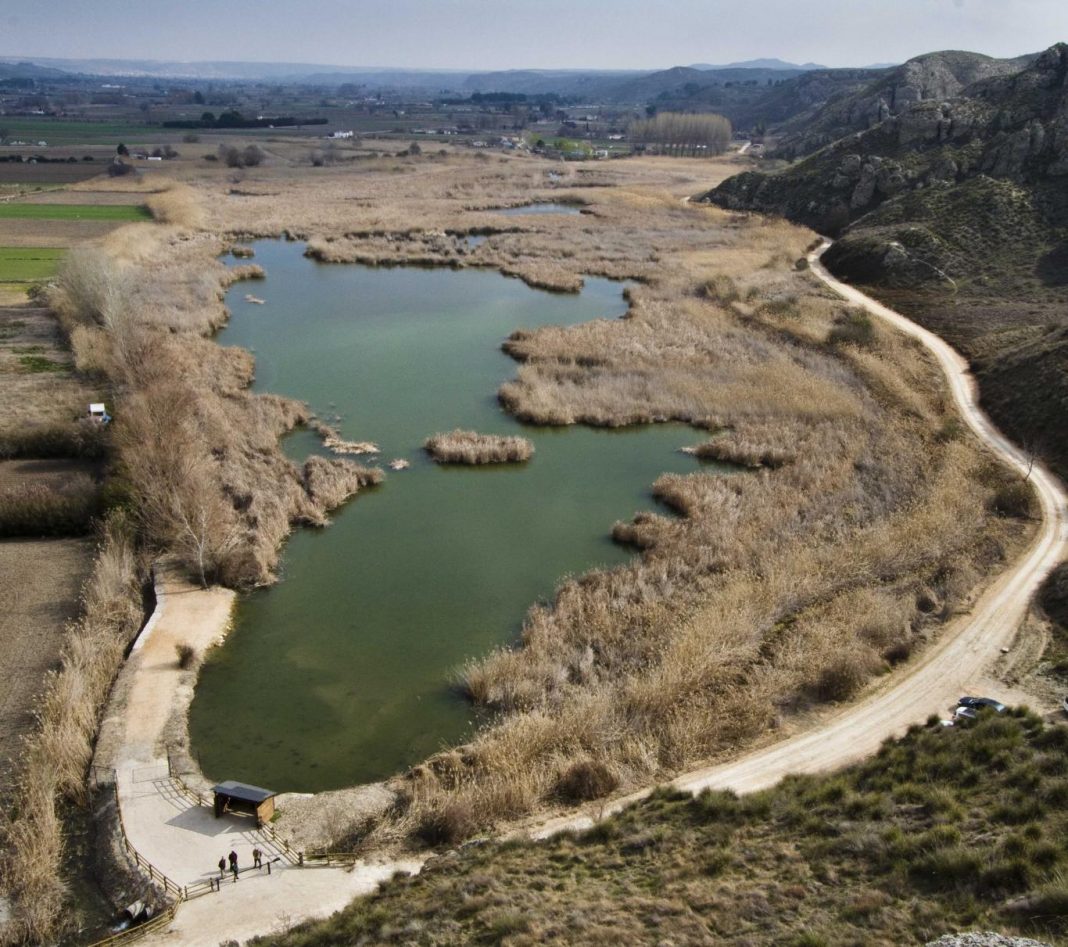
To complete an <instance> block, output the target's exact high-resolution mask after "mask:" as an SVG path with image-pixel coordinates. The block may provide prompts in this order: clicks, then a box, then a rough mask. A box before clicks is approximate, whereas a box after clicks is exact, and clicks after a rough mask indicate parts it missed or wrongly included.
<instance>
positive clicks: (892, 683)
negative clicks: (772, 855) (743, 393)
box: [531, 241, 1068, 838]
mask: <svg viewBox="0 0 1068 947" xmlns="http://www.w3.org/2000/svg"><path fill="white" fill-rule="evenodd" d="M829 246H830V242H829V241H825V242H824V243H823V244H821V245H820V246H819V247H818V248H817V249H816V250H814V251H813V252H812V253H811V254H809V258H808V261H809V265H810V267H811V269H812V272H813V273H814V274H815V275H816V276H817V277H818V278H819V279H821V280H822V281H823V282H824V283H826V284H827V285H828V286H829V287H830V288H831V289H833V290H834V291H835V292H836V293H838V295H840V296H841V297H842V298H843V299H845V300H846V301H847V302H850V303H852V304H854V305H856V306H860V307H862V308H863V309H865V310H866V311H867V312H869V313H871V314H872V315H873V316H876V317H877V318H879V319H882V320H884V321H885V322H887V323H889V324H890V325H892V326H894V327H895V328H896V329H899V330H900V331H902V332H904V333H905V334H906V335H910V336H912V337H913V338H914V339H917V340H919V341H920V342H921V343H923V345H924V346H925V347H926V348H927V349H928V351H930V352H931V354H932V355H934V357H935V358H936V359H937V360H938V363H939V364H940V365H941V366H942V370H943V371H944V372H945V374H946V378H947V380H948V382H949V387H950V390H951V391H952V393H953V398H954V400H955V401H956V403H957V407H958V408H959V409H960V413H961V417H962V418H963V420H964V421H965V422H966V423H967V424H968V426H969V427H970V428H971V429H972V430H973V431H974V432H975V433H976V434H977V435H978V437H979V438H980V439H981V440H982V441H983V443H984V444H986V445H987V446H988V447H989V448H990V450H991V451H992V452H993V453H995V454H996V455H997V456H998V457H999V458H1001V459H1002V460H1004V461H1005V462H1006V463H1008V464H1009V465H1010V466H1011V467H1013V468H1014V469H1015V470H1017V471H1018V472H1019V473H1020V475H1021V476H1023V475H1026V474H1027V472H1028V469H1029V466H1030V460H1029V458H1028V457H1026V456H1025V455H1024V453H1023V452H1022V451H1021V450H1020V449H1019V448H1017V447H1016V446H1015V445H1014V444H1013V443H1012V442H1011V441H1009V440H1008V438H1006V437H1005V436H1004V435H1003V434H1002V433H1001V432H1000V431H999V430H998V429H997V428H996V427H994V425H993V424H992V423H991V422H990V419H989V418H987V416H986V415H985V414H984V413H983V411H982V410H981V409H980V408H979V396H978V388H977V386H976V383H975V379H974V378H973V377H972V374H971V372H970V371H969V368H968V363H967V362H966V361H965V360H964V358H963V357H962V356H961V355H960V354H959V353H958V352H957V351H955V350H954V349H953V348H952V347H950V346H949V345H948V344H947V343H946V342H945V341H944V340H943V339H941V338H939V337H938V336H937V335H935V334H934V333H933V332H929V331H928V330H927V329H924V328H923V327H922V326H918V325H916V323H914V322H912V321H911V320H909V319H906V318H905V317H904V316H902V315H901V314H900V313H897V312H894V311H893V310H892V309H888V308H887V307H886V306H884V305H882V304H881V303H878V302H876V301H875V300H874V299H871V298H870V297H868V296H866V295H864V293H862V292H860V290H858V289H855V288H853V287H852V286H847V285H846V284H845V283H842V282H841V281H840V280H837V279H835V278H834V277H833V276H831V274H830V273H829V272H827V269H826V268H825V267H824V266H823V264H822V263H821V262H820V258H821V257H822V256H823V254H824V252H825V251H826V250H827V248H828V247H829ZM1030 481H1031V483H1032V484H1033V485H1034V487H1035V491H1036V493H1037V495H1038V500H1039V503H1040V505H1041V513H1042V525H1041V528H1040V529H1039V532H1038V534H1037V536H1036V537H1035V539H1034V541H1033V542H1032V543H1031V545H1030V546H1029V547H1028V548H1027V550H1026V552H1024V554H1023V555H1021V557H1020V559H1019V561H1018V562H1016V563H1015V564H1014V565H1012V566H1010V567H1009V568H1007V569H1006V570H1005V571H1004V572H1003V573H1002V574H1001V575H999V576H998V577H997V578H996V579H995V580H994V581H993V582H992V583H991V585H990V586H989V587H988V588H987V589H986V590H985V592H984V593H983V594H982V596H981V597H980V598H979V600H978V601H977V602H976V603H975V605H974V606H973V607H972V609H971V611H969V612H967V613H966V614H964V615H961V616H959V617H958V618H956V619H954V620H953V621H952V622H950V623H949V624H948V625H947V626H946V628H945V629H944V630H943V632H942V634H941V635H940V636H939V639H938V641H937V642H935V643H934V644H933V645H932V646H931V647H930V648H929V649H927V651H925V652H924V654H923V655H922V656H920V657H919V658H918V659H917V660H916V661H914V662H910V663H909V664H907V665H906V666H904V667H902V668H901V669H900V670H899V671H898V672H896V673H894V674H890V675H888V676H887V677H886V678H885V679H884V680H883V682H882V684H881V686H879V687H878V688H877V689H876V690H874V691H873V692H871V693H870V694H868V695H867V696H866V697H864V698H863V699H862V700H860V701H859V702H858V703H855V704H851V705H850V706H848V707H846V708H844V709H843V710H842V711H841V712H839V713H837V714H835V715H834V716H832V717H830V718H829V719H827V720H826V721H824V722H823V723H822V724H820V725H817V726H816V727H815V728H813V729H811V730H809V731H808V732H805V733H801V734H799V735H797V736H794V737H791V738H789V739H786V740H783V741H782V742H780V743H775V744H773V745H771V746H769V747H766V748H764V749H761V750H757V751H754V752H752V753H748V754H746V755H745V756H742V757H740V758H739V759H736V760H732V761H731V762H729V763H722V764H718V765H716V766H710V767H706V768H704V769H700V770H696V771H694V772H691V773H687V774H685V775H683V776H680V777H679V778H678V779H676V780H674V781H673V782H672V784H671V785H673V786H675V787H677V788H679V789H682V790H685V791H688V792H694V793H697V792H700V791H701V790H702V789H706V788H709V789H733V790H734V791H736V792H755V791H757V790H760V789H765V788H767V787H768V786H772V785H774V784H775V783H777V782H778V781H779V780H780V779H782V777H783V776H785V775H787V774H788V773H815V772H821V771H825V770H832V769H836V768H838V767H841V766H845V765H846V764H847V763H852V762H855V761H856V760H858V759H862V758H863V757H866V756H869V755H871V754H873V753H874V752H875V751H876V750H877V749H878V748H879V745H880V744H881V743H882V742H883V740H885V739H886V738H887V737H893V736H899V735H900V734H902V733H903V732H904V731H905V730H906V729H908V727H909V726H910V725H911V724H914V723H920V722H922V721H924V720H926V719H927V717H928V716H930V715H931V714H943V715H944V714H946V713H947V712H948V710H949V709H950V708H951V707H952V706H953V705H954V704H955V702H956V700H957V698H958V697H960V696H961V695H962V694H966V693H968V691H969V690H972V689H973V687H974V686H975V685H976V684H977V683H978V682H979V681H980V680H981V679H982V678H983V676H984V673H985V672H986V671H988V670H989V668H990V666H991V665H992V664H993V663H994V661H995V660H996V658H997V657H998V656H999V654H1000V649H1001V648H1006V647H1009V646H1010V645H1011V644H1012V641H1013V638H1014V636H1015V635H1016V631H1017V629H1018V628H1019V626H1020V622H1021V621H1022V619H1023V618H1024V615H1025V614H1026V612H1027V608H1028V605H1029V602H1030V600H1031V597H1032V595H1033V594H1034V593H1035V591H1036V589H1037V588H1038V586H1039V585H1040V584H1041V582H1042V580H1043V579H1044V578H1045V577H1046V576H1047V575H1048V574H1049V572H1050V570H1052V569H1053V567H1054V566H1055V565H1056V564H1057V563H1058V562H1060V561H1061V560H1062V559H1063V558H1064V557H1065V554H1066V552H1068V510H1066V507H1068V496H1066V494H1065V492H1064V488H1063V487H1062V485H1061V483H1060V481H1059V480H1057V478H1056V477H1054V476H1053V475H1052V474H1050V473H1049V472H1048V471H1046V470H1045V469H1044V468H1043V467H1042V466H1040V465H1039V464H1038V463H1035V465H1034V467H1033V469H1031V471H1030ZM995 696H996V695H995ZM646 795H648V792H640V793H635V794H633V795H631V796H628V797H626V798H625V799H621V800H618V801H614V802H613V803H612V804H611V805H608V806H605V807H604V809H603V810H598V811H597V813H596V815H597V817H598V818H599V817H602V816H603V815H607V814H610V813H611V812H615V811H618V810H619V809H621V808H623V807H624V806H625V805H627V804H628V803H631V802H634V801H637V800H638V799H641V798H643V797H645V796H646ZM593 821H594V819H593V817H592V816H591V815H589V814H582V815H569V816H565V817H561V818H558V819H554V820H552V821H551V822H548V823H544V824H542V825H540V826H538V827H536V828H534V829H533V831H532V832H531V834H532V835H533V836H534V837H536V838H545V837H547V836H550V835H553V834H555V833H557V832H560V831H564V830H566V829H581V828H584V827H588V826H589V825H591V824H593Z"/></svg>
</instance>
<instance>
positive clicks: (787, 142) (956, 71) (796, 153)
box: [776, 50, 1035, 158]
mask: <svg viewBox="0 0 1068 947" xmlns="http://www.w3.org/2000/svg"><path fill="white" fill-rule="evenodd" d="M1034 59H1035V56H1034V55H1031V56H1021V57H1019V58H1017V59H993V58H991V57H990V56H983V55H981V54H979V53H966V52H958V51H955V50H953V51H947V52H939V53H930V54H928V55H925V56H917V57H916V58H915V59H910V60H909V61H908V62H906V63H904V64H903V65H900V66H895V67H894V68H892V69H890V70H887V71H885V72H884V73H883V74H882V75H881V76H880V77H879V78H878V79H877V80H876V81H874V82H871V83H869V84H866V85H864V86H862V87H860V88H858V89H856V90H854V91H853V92H852V93H851V94H849V95H844V96H839V97H836V98H834V99H833V100H831V101H830V102H828V103H827V104H826V105H822V106H820V108H819V110H818V111H815V112H809V111H805V112H801V113H798V114H795V115H794V116H793V117H792V119H791V120H790V121H789V122H788V123H787V124H786V125H784V126H783V127H781V128H779V129H777V135H778V146H777V151H776V153H777V155H779V156H781V157H785V158H796V157H800V156H802V155H807V154H811V153H812V152H813V151H816V150H817V149H818V148H822V147H823V146H824V145H827V144H829V143H830V142H832V141H837V140H838V139H839V138H842V137H843V136H845V135H848V134H850V133H852V132H859V131H864V130H865V129H868V128H871V127H872V126H873V125H876V124H878V123H879V122H882V121H885V120H886V119H887V118H890V117H891V116H893V115H897V114H899V113H901V112H902V111H904V110H906V109H908V108H909V107H910V106H911V105H914V104H915V103H917V102H923V101H930V100H936V101H943V100H946V99H952V98H954V97H955V96H957V95H959V94H960V93H961V91H962V90H963V89H965V88H966V87H967V86H970V85H972V84H973V83H975V82H978V81H979V80H980V79H987V78H990V77H992V76H1004V75H1011V74H1012V73H1014V72H1018V71H1019V70H1020V69H1022V68H1023V67H1024V66H1026V65H1027V64H1028V63H1029V62H1031V61H1033V60H1034Z"/></svg>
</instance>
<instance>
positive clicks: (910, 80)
mask: <svg viewBox="0 0 1068 947" xmlns="http://www.w3.org/2000/svg"><path fill="white" fill-rule="evenodd" d="M954 55H956V54H954ZM939 57H941V59H938V58H934V59H933V58H932V57H921V59H920V60H914V61H913V63H910V64H906V67H902V69H901V70H894V72H895V74H896V77H884V78H883V79H880V80H877V81H876V82H875V83H873V84H872V85H871V86H870V87H869V88H868V89H867V90H866V91H864V92H862V93H859V94H858V95H857V96H854V97H853V100H852V102H851V104H850V103H838V104H832V105H829V106H827V107H826V109H825V110H824V112H823V113H822V114H821V116H817V119H816V121H815V122H814V127H815V128H816V129H817V131H819V130H820V129H827V128H837V127H839V126H838V125H836V123H837V122H838V121H839V119H840V117H841V115H842V109H843V108H846V107H847V106H848V107H849V108H861V107H862V106H864V103H868V105H872V103H878V102H883V104H885V105H886V108H885V109H883V108H882V106H879V107H878V108H877V109H876V112H877V113H878V114H877V115H876V113H875V112H873V113H872V115H874V116H875V117H874V118H873V119H872V121H874V122H875V123H874V124H873V125H872V127H870V128H868V129H866V130H863V131H853V130H850V131H848V133H847V134H845V135H844V137H841V138H839V139H838V140H836V141H834V142H832V143H830V144H828V145H826V146H825V147H823V148H821V149H820V150H819V151H817V152H815V153H814V154H812V155H810V156H809V157H807V158H805V159H804V160H801V161H798V162H796V163H795V164H793V165H791V166H790V167H788V168H786V169H785V170H783V171H781V172H779V173H774V174H759V173H756V172H748V173H746V174H741V175H738V176H736V177H733V178H731V179H730V180H728V181H725V182H724V183H723V184H721V185H720V186H719V187H717V188H716V189H714V190H713V191H710V192H709V193H708V194H706V195H704V197H703V198H701V199H702V200H705V201H709V202H712V203H715V204H719V205H720V206H722V207H725V208H729V209H732V210H755V211H760V212H762V213H769V214H783V215H785V216H787V217H790V218H791V219H793V220H795V221H798V222H800V223H804V224H807V225H808V226H811V227H813V228H814V229H816V230H818V231H820V232H822V233H824V234H827V235H829V236H832V237H835V238H836V242H835V245H834V246H833V247H832V248H831V249H830V250H829V251H828V253H827V254H826V255H825V257H824V261H825V262H826V263H827V265H828V266H829V267H830V268H831V269H832V271H833V272H834V273H835V274H836V275H837V276H839V277H840V278H843V279H846V280H849V281H852V282H855V283H858V284H863V285H865V286H867V287H869V288H870V289H871V290H872V291H874V292H875V293H876V294H877V295H880V294H882V295H884V296H885V297H886V298H887V300H888V301H889V302H891V303H892V304H893V305H894V306H896V307H897V308H899V309H901V310H902V311H904V312H906V313H907V314H908V315H910V316H912V317H913V318H915V319H918V320H919V321H920V322H922V323H924V324H926V325H928V326H930V327H932V328H933V329H935V331H938V332H939V333H940V334H942V335H945V336H946V337H947V338H948V339H949V341H950V342H952V343H953V344H954V345H956V346H957V347H958V348H960V349H961V350H962V351H963V352H964V354H965V355H966V356H968V358H969V359H970V360H971V361H972V363H973V367H974V368H975V370H976V373H977V375H978V377H979V380H980V386H981V390H982V397H983V403H984V406H985V407H986V408H987V410H988V411H989V412H990V413H991V414H992V415H993V417H994V419H995V421H997V423H999V424H1000V425H1001V426H1002V427H1004V428H1005V429H1006V430H1007V432H1008V433H1009V434H1010V435H1011V436H1013V437H1014V439H1016V440H1017V441H1018V442H1020V443H1023V444H1026V445H1028V446H1029V447H1031V448H1033V449H1035V450H1037V451H1039V453H1041V454H1042V455H1043V456H1044V457H1045V459H1046V460H1047V461H1049V462H1050V463H1051V464H1052V465H1053V466H1054V467H1055V468H1057V469H1058V471H1059V472H1061V473H1062V474H1064V475H1068V440H1066V439H1065V438H1064V437H1063V436H1062V433H1061V432H1063V424H1064V422H1063V418H1064V416H1065V412H1068V44H1064V43H1060V44H1057V45H1056V46H1052V47H1050V48H1049V49H1048V50H1046V51H1045V52H1044V53H1042V54H1040V55H1038V56H1037V57H1033V58H1032V59H1031V60H1030V61H1029V62H1028V63H1027V64H1026V65H1025V66H1024V67H1023V68H1017V69H1016V70H1015V71H1012V72H1008V73H1005V72H1002V71H1001V70H1002V69H1003V66H1004V63H1003V62H999V61H997V60H989V61H984V59H985V58H984V57H973V58H976V59H977V61H979V65H975V64H974V63H973V64H972V65H970V66H968V68H967V69H964V68H963V67H962V66H961V63H962V62H963V60H961V61H958V62H957V64H956V65H954V64H953V62H950V61H948V60H946V59H945V55H944V54H939ZM949 66H953V68H949ZM958 67H961V68H958ZM969 70H970V71H969ZM977 71H978V73H980V74H981V75H980V77H979V78H977V79H976V78H975V74H976V72H977ZM982 73H985V74H982ZM969 79H974V81H971V82H970V83H969V84H965V82H966V81H967V80H969ZM954 90H956V93H955V94H954ZM940 93H945V94H944V95H943V94H940ZM864 107H867V106H864ZM895 110H896V111H895ZM858 114H859V113H858ZM881 115H885V117H883V118H882V119H881V120H878V118H879V116H881ZM854 117H855V116H854ZM867 120H868V119H865V121H867ZM858 121H859V119H858ZM820 133H821V134H822V132H820Z"/></svg>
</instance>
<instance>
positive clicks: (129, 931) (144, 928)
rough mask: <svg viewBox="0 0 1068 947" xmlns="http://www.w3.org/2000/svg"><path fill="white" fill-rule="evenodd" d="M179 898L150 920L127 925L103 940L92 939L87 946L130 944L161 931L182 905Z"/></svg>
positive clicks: (99, 946) (106, 946) (103, 946)
mask: <svg viewBox="0 0 1068 947" xmlns="http://www.w3.org/2000/svg"><path fill="white" fill-rule="evenodd" d="M182 900H183V899H181V898H179V899H177V900H175V901H172V902H171V903H170V904H168V905H167V907H165V908H164V909H163V910H162V911H161V912H160V913H159V914H157V915H156V916H155V917H154V918H152V920H150V921H145V923H144V924H138V925H136V926H135V927H128V928H126V930H124V931H119V933H117V934H112V935H111V936H110V937H105V938H104V939H103V940H98V941H94V942H93V943H92V944H90V945H89V947H110V945H112V944H132V943H133V942H134V941H135V940H140V939H141V938H142V937H147V936H148V935H149V934H154V933H156V931H162V930H163V928H165V927H166V926H167V925H168V924H170V922H171V921H173V920H174V915H176V914H177V913H178V908H179V907H181V905H182Z"/></svg>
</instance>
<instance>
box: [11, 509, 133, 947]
mask: <svg viewBox="0 0 1068 947" xmlns="http://www.w3.org/2000/svg"><path fill="white" fill-rule="evenodd" d="M140 621H141V590H140V575H139V569H138V566H137V562H136V558H135V555H134V551H133V546H132V544H131V542H130V537H129V536H128V534H127V532H126V530H125V528H124V526H123V524H122V523H121V521H112V522H111V523H109V524H108V525H107V527H106V528H105V530H104V532H103V537H102V542H101V546H100V549H99V552H98V555H97V560H96V563H95V565H94V568H93V572H92V575H91V577H90V579H89V581H88V583H87V584H86V587H85V589H84V593H83V613H82V617H81V618H80V619H78V620H77V621H75V622H73V623H72V624H71V625H70V627H69V630H68V633H67V640H66V643H65V645H64V647H63V653H62V656H61V658H60V665H59V669H58V670H56V671H54V672H52V674H51V676H50V678H49V680H48V683H47V686H46V690H45V693H44V696H43V698H42V700H41V703H40V706H39V709H38V717H39V725H38V728H37V730H36V732H34V733H33V734H32V735H31V736H29V737H28V738H27V740H26V743H25V746H24V749H23V754H22V760H21V766H20V776H19V786H18V789H17V791H16V795H15V801H14V805H13V807H12V810H11V813H10V814H9V816H8V821H7V822H6V823H5V824H4V825H3V827H2V829H3V838H4V855H3V883H4V886H5V889H6V891H7V893H8V894H9V896H10V897H11V898H12V899H13V901H14V905H15V911H14V917H13V919H12V923H11V924H10V925H9V926H8V928H7V929H5V932H4V933H5V936H6V937H7V938H8V940H9V942H11V943H22V942H29V943H42V942H46V941H47V940H48V939H49V938H51V937H54V936H55V932H56V930H57V928H62V927H63V925H64V920H63V919H64V917H69V915H68V914H67V913H66V912H65V911H64V909H63V905H64V897H65V886H64V884H63V880H62V876H61V873H60V863H61V861H62V856H63V851H64V845H65V843H64V839H63V832H62V825H61V821H60V817H59V815H58V813H57V806H58V805H59V802H60V798H61V797H64V798H66V799H67V800H69V801H71V802H73V803H75V804H78V805H85V804H86V803H87V801H88V797H87V790H86V784H85V780H86V773H87V771H88V767H89V760H90V758H91V755H92V741H93V738H94V736H95V734H96V728H97V721H98V717H99V713H100V710H101V708H102V707H103V704H104V701H105V699H106V698H107V694H108V690H109V689H110V687H111V682H112V680H113V678H114V676H115V672H116V670H117V669H118V667H119V664H120V662H121V660H122V654H123V650H124V648H125V647H126V645H127V643H128V642H129V640H130V638H131V636H132V635H133V634H134V633H135V632H136V630H137V628H138V627H139V625H140Z"/></svg>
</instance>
